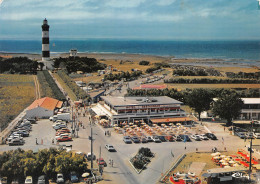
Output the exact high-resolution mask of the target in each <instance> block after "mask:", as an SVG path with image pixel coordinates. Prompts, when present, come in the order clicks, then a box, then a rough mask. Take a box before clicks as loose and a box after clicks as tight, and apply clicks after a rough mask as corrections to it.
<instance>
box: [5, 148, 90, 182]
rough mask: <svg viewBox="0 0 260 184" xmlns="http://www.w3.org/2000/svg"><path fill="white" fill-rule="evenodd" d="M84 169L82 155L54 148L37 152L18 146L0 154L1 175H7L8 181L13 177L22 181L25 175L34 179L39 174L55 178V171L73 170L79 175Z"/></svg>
mask: <svg viewBox="0 0 260 184" xmlns="http://www.w3.org/2000/svg"><path fill="white" fill-rule="evenodd" d="M86 170H87V163H86V160H85V158H84V156H83V155H79V154H73V153H72V152H66V150H58V149H55V148H50V149H43V150H40V151H39V152H38V153H33V151H32V150H29V151H24V150H22V149H20V148H18V149H16V150H12V151H7V152H3V153H2V154H1V155H0V173H1V176H2V177H7V179H8V183H11V181H12V180H15V179H16V180H19V181H20V182H19V183H23V182H24V179H25V177H26V176H32V177H33V178H34V179H36V178H38V177H39V176H41V175H46V176H47V178H49V179H53V180H56V175H57V173H63V175H64V176H69V174H70V172H72V171H75V172H76V173H78V174H80V175H81V174H82V173H83V172H85V171H86Z"/></svg>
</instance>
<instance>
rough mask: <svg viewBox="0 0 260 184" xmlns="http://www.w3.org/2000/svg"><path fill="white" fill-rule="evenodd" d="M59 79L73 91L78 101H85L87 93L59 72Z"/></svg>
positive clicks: (61, 71) (62, 72)
mask: <svg viewBox="0 0 260 184" xmlns="http://www.w3.org/2000/svg"><path fill="white" fill-rule="evenodd" d="M57 74H58V75H59V77H60V78H61V79H62V80H63V81H64V83H65V84H66V85H67V86H68V87H69V88H70V89H71V90H72V91H73V93H74V94H75V95H76V97H77V98H78V99H85V98H87V96H88V95H87V93H86V92H85V91H84V90H83V89H82V88H80V87H79V86H77V84H76V83H75V82H74V81H73V80H72V79H71V78H70V77H69V76H68V75H67V74H66V73H65V72H64V71H63V70H60V71H58V72H57Z"/></svg>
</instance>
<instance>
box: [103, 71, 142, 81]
mask: <svg viewBox="0 0 260 184" xmlns="http://www.w3.org/2000/svg"><path fill="white" fill-rule="evenodd" d="M140 75H142V71H134V72H132V73H130V72H128V71H127V72H120V73H117V74H112V73H110V74H108V75H105V76H104V80H110V81H114V80H121V79H126V81H130V80H134V79H136V78H137V77H139V76H140Z"/></svg>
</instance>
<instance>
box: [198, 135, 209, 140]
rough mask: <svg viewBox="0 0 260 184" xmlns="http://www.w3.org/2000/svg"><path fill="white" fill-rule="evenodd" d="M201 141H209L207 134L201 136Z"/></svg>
mask: <svg viewBox="0 0 260 184" xmlns="http://www.w3.org/2000/svg"><path fill="white" fill-rule="evenodd" d="M200 138H201V140H209V138H208V137H207V136H206V135H205V134H201V135H200Z"/></svg>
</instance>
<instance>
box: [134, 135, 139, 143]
mask: <svg viewBox="0 0 260 184" xmlns="http://www.w3.org/2000/svg"><path fill="white" fill-rule="evenodd" d="M132 141H133V142H134V143H140V139H139V138H138V137H137V136H134V137H132Z"/></svg>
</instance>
